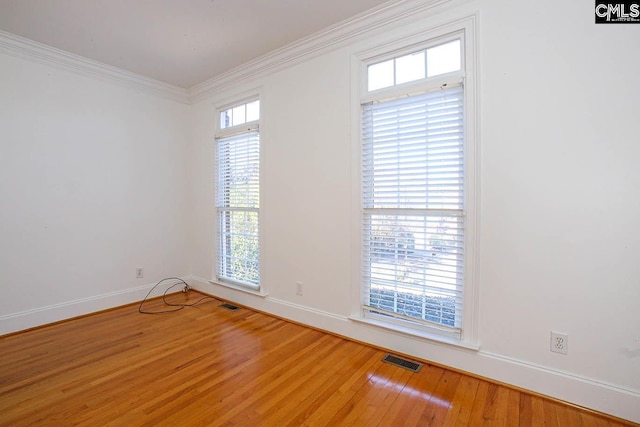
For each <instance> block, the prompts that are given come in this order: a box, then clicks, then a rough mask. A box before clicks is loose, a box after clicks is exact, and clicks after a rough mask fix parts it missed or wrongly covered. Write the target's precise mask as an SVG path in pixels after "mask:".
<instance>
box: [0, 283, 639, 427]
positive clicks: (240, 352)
mask: <svg viewBox="0 0 640 427" xmlns="http://www.w3.org/2000/svg"><path fill="white" fill-rule="evenodd" d="M201 297H202V294H199V293H197V292H194V291H191V292H189V293H188V294H182V293H181V294H177V295H171V296H169V299H170V300H171V301H175V302H186V301H194V300H196V299H199V298H201ZM219 304H220V303H219V302H218V301H215V300H211V299H209V300H206V301H204V302H202V303H201V304H200V305H198V306H197V307H194V308H185V309H184V310H181V311H178V312H175V313H171V314H165V315H143V314H139V313H138V307H137V305H135V306H126V307H121V308H117V309H114V310H111V311H108V312H103V313H98V314H95V315H91V316H88V317H84V318H80V319H75V320H70V321H66V322H63V323H59V324H55V325H51V326H47V327H43V328H39V329H35V330H31V331H26V332H23V333H19V334H15V335H9V336H5V337H1V338H0V425H2V426H37V425H47V426H48V425H55V426H66V425H78V426H105V425H112V426H156V425H167V426H200V425H202V426H325V425H328V426H341V425H344V426H451V425H458V426H467V425H469V426H484V425H487V426H542V425H548V426H597V427H604V426H615V427H619V426H622V425H625V424H623V423H621V422H619V421H615V420H610V419H607V418H604V417H600V416H597V415H594V414H591V413H588V412H585V411H580V410H577V409H575V408H573V407H569V406H565V405H562V404H559V403H556V402H553V401H550V400H546V399H543V398H541V397H537V396H533V395H529V394H526V393H522V392H520V391H517V390H513V389H510V388H507V387H503V386H500V385H496V384H492V383H490V382H487V381H483V380H481V379H477V378H473V377H469V376H466V375H463V374H460V373H457V372H453V371H449V370H446V369H443V368H441V367H437V366H430V365H425V366H424V367H423V368H422V370H421V371H420V372H419V373H412V372H410V371H407V370H405V369H401V368H398V367H395V366H393V365H389V364H387V363H383V362H382V361H381V359H382V357H383V356H384V354H385V352H383V351H381V350H378V349H375V348H371V347H368V346H366V345H362V344H359V343H355V342H352V341H348V340H345V339H342V338H339V337H336V336H333V335H329V334H326V333H323V332H320V331H317V330H314V329H310V328H305V327H303V326H300V325H296V324H293V323H289V322H286V321H283V320H280V319H276V318H273V317H270V316H267V315H265V314H261V313H256V312H253V311H251V310H248V309H245V308H241V309H239V310H238V311H235V312H233V311H228V310H225V309H223V308H221V307H220V306H219ZM145 307H146V308H147V309H149V310H158V309H163V307H162V306H161V301H159V300H154V301H151V302H150V303H148V304H147V305H145ZM165 308H166V307H165ZM629 425H631V424H629Z"/></svg>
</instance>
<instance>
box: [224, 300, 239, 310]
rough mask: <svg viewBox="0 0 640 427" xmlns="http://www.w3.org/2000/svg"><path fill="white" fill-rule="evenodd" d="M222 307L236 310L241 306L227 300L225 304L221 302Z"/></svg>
mask: <svg viewBox="0 0 640 427" xmlns="http://www.w3.org/2000/svg"><path fill="white" fill-rule="evenodd" d="M220 307H222V308H226V309H227V310H231V311H236V310H237V309H239V308H240V307H238V306H236V305H233V304H229V303H228V302H225V303H223V304H220Z"/></svg>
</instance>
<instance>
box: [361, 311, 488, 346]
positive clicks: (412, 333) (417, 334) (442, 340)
mask: <svg viewBox="0 0 640 427" xmlns="http://www.w3.org/2000/svg"><path fill="white" fill-rule="evenodd" d="M349 320H353V321H354V322H360V323H364V324H366V325H370V326H374V327H376V328H381V329H385V330H386V331H387V332H389V333H392V334H396V335H402V336H409V337H411V338H418V339H423V340H429V341H433V342H435V343H438V344H446V345H451V346H454V347H461V348H464V349H467V350H474V351H477V350H479V349H480V347H479V346H478V345H476V344H473V343H466V342H464V341H461V340H458V339H457V338H447V337H446V336H444V335H438V334H435V333H429V332H427V331H423V330H419V329H417V328H407V327H402V326H400V325H398V324H396V323H389V322H383V321H378V320H375V319H372V318H370V317H361V316H349Z"/></svg>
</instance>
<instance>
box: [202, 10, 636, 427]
mask: <svg viewBox="0 0 640 427" xmlns="http://www.w3.org/2000/svg"><path fill="white" fill-rule="evenodd" d="M463 3H464V2H458V5H459V7H457V8H456V7H453V6H452V5H451V4H449V5H447V6H446V10H443V11H442V13H441V14H437V13H435V12H433V15H432V16H414V17H412V18H411V20H409V21H405V22H398V23H394V24H392V25H390V26H389V27H388V28H386V29H384V30H377V31H376V32H374V33H371V34H367V35H366V37H361V38H360V39H359V40H358V41H354V42H353V43H351V44H349V45H347V46H343V47H341V48H339V49H335V50H334V51H332V52H330V53H326V54H323V55H320V56H315V57H313V58H310V59H308V60H306V61H303V62H302V63H298V64H295V65H291V66H289V67H288V68H286V69H284V70H280V71H277V72H271V73H265V74H264V75H262V76H260V77H256V78H254V79H253V80H251V81H245V82H242V83H236V84H233V85H230V86H227V87H226V88H225V89H224V90H222V91H220V92H219V93H218V94H216V95H215V96H212V97H211V98H209V99H207V100H205V101H203V102H200V103H198V104H196V105H195V106H194V116H193V117H194V123H193V129H194V139H193V144H192V146H191V150H192V154H191V158H192V160H193V165H194V171H192V172H193V174H192V183H193V190H192V193H191V196H192V202H193V206H194V209H193V212H194V215H193V217H192V220H193V222H192V225H193V227H194V228H193V230H194V231H193V232H192V237H193V248H195V252H194V257H192V262H193V264H192V268H191V271H192V273H193V275H194V276H193V281H194V283H195V284H196V286H197V287H199V288H200V289H203V290H206V291H209V292H213V293H215V294H218V295H221V296H223V297H225V298H228V299H230V300H232V301H236V302H238V303H242V304H247V305H250V306H253V307H256V308H258V309H261V310H266V311H269V312H272V313H274V314H277V315H280V316H284V317H287V318H290V319H292V320H295V321H299V322H303V323H307V324H310V325H313V326H316V327H320V328H325V329H328V330H330V331H333V332H335V333H339V334H343V335H346V336H350V337H353V338H355V339H358V340H362V341H366V342H370V343H373V344H376V345H380V346H384V347H387V348H391V349H394V350H396V351H401V352H404V353H407V354H411V355H415V356H417V357H421V358H425V359H428V360H433V361H435V362H438V363H442V364H445V365H449V366H454V367H456V368H458V369H463V370H466V371H470V372H473V373H476V374H479V375H485V376H489V377H491V378H494V379H497V380H500V381H504V382H507V383H510V384H514V385H517V386H520V387H524V388H528V389H531V390H534V391H537V392H540V393H543V394H547V395H551V396H554V397H557V398H560V399H564V400H568V401H571V402H574V403H576V404H579V405H584V406H589V407H591V408H594V409H596V410H600V411H604V412H608V413H611V414H614V415H618V416H620V417H624V418H627V419H633V420H635V421H640V411H638V409H637V408H638V407H640V406H639V405H640V363H639V362H640V311H639V310H638V308H637V307H638V302H639V301H640V283H639V279H638V278H639V277H640V264H639V263H638V262H637V260H636V258H637V254H638V253H639V252H640V231H638V230H639V228H638V227H637V224H636V222H637V220H638V218H640V198H638V197H637V196H638V191H639V190H640V168H638V166H637V159H638V158H640V144H638V137H637V135H638V133H637V123H636V122H637V116H638V112H639V111H640V86H639V85H637V84H636V83H637V82H636V80H637V76H638V75H640V57H639V56H638V54H637V52H639V51H640V32H639V30H638V26H636V25H600V26H596V25H595V24H594V23H593V22H594V17H593V4H592V3H589V4H587V3H584V2H578V1H572V2H560V3H558V2H552V1H550V0H548V1H543V2H542V3H540V2H538V3H536V5H535V7H534V6H530V7H525V6H524V4H523V3H518V2H508V1H498V0H495V1H479V2H474V3H468V4H466V5H465V4H463ZM475 13H478V16H479V31H478V36H479V63H478V66H479V67H480V72H481V74H480V76H481V78H480V81H479V88H480V93H479V95H480V102H479V106H480V112H479V113H480V119H481V122H480V125H481V132H480V136H481V140H480V150H481V158H480V167H481V185H480V188H479V190H480V194H481V198H480V201H481V203H480V206H479V209H480V223H481V225H480V229H479V246H478V250H479V251H478V254H479V255H478V257H479V258H478V266H479V268H478V271H477V272H476V273H477V274H479V280H478V283H479V288H478V292H479V307H478V308H479V310H478V313H479V318H478V341H479V342H478V343H479V345H480V350H479V351H474V350H469V349H463V348H458V347H454V346H449V345H444V344H438V343H435V342H430V341H427V340H421V339H416V338H410V337H407V336H403V335H400V334H395V333H389V332H386V331H384V330H381V329H375V328H372V327H369V326H366V325H363V324H360V323H357V322H353V321H352V320H349V319H348V316H349V315H350V314H351V309H350V307H351V304H352V303H353V299H354V298H353V292H352V288H353V286H354V285H355V286H357V283H356V284H354V283H353V280H352V279H351V276H350V271H351V268H352V266H353V262H354V260H356V259H357V257H356V256H354V254H357V249H356V248H357V244H358V242H354V239H352V238H351V236H353V235H354V233H353V231H354V230H353V224H354V220H353V219H354V215H355V216H356V217H357V215H358V212H357V211H353V210H352V209H351V208H350V206H352V204H353V198H354V197H359V196H358V193H357V191H355V192H354V191H352V190H353V188H352V181H351V173H352V170H353V168H357V167H358V164H357V162H354V158H353V157H352V155H351V147H352V144H353V138H352V130H353V126H357V120H358V117H357V116H354V115H353V105H354V102H356V103H357V100H354V99H351V97H350V95H351V89H350V88H351V80H350V79H351V70H350V64H351V60H352V55H353V54H354V53H356V52H358V51H360V50H362V49H365V48H370V47H374V46H377V45H380V44H382V43H386V42H390V41H393V40H394V39H397V38H400V37H402V36H406V35H408V34H411V33H417V32H420V31H424V30H427V29H429V28H431V27H433V26H435V25H437V24H439V23H443V22H447V21H451V20H453V19H456V18H459V17H463V16H468V15H469V14H475ZM251 88H260V90H261V93H262V111H263V121H262V128H261V129H262V154H263V164H262V189H263V193H262V210H263V218H262V236H263V241H262V250H263V263H262V264H263V271H262V283H263V285H264V289H265V291H267V292H268V294H269V295H268V297H266V298H262V297H259V296H254V295H249V294H246V293H241V292H237V291H233V290H229V289H226V288H222V287H220V286H217V285H212V284H209V283H208V282H207V280H208V279H211V277H212V274H211V273H212V271H213V267H214V266H213V259H214V247H213V237H212V236H213V217H214V216H213V201H212V194H213V173H212V168H213V139H212V137H211V136H212V134H213V122H214V108H215V105H216V104H217V103H221V102H223V101H227V100H229V98H232V97H233V95H234V94H236V95H239V94H244V93H246V91H249V90H250V89H251ZM354 121H355V124H354ZM356 222H357V221H356ZM356 234H357V233H356ZM296 281H303V282H304V284H305V294H304V296H297V295H295V282H296ZM552 330H556V331H560V332H565V333H567V334H568V335H569V355H567V356H563V355H558V354H555V353H551V352H550V351H549V340H550V336H549V335H550V331H552Z"/></svg>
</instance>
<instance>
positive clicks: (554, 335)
mask: <svg viewBox="0 0 640 427" xmlns="http://www.w3.org/2000/svg"><path fill="white" fill-rule="evenodd" d="M551 351H552V352H554V353H560V354H568V353H569V336H568V335H567V334H564V333H562V332H553V331H551Z"/></svg>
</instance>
